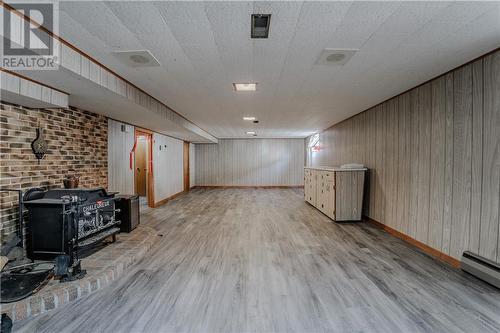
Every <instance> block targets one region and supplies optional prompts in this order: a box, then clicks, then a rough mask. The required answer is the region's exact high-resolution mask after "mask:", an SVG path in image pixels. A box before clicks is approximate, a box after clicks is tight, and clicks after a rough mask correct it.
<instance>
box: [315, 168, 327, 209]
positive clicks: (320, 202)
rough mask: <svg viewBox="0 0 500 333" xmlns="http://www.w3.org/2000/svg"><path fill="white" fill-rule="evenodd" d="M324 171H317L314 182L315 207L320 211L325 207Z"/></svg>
mask: <svg viewBox="0 0 500 333" xmlns="http://www.w3.org/2000/svg"><path fill="white" fill-rule="evenodd" d="M325 174H326V173H325V171H318V178H317V179H318V180H317V184H316V208H318V209H319V210H320V211H323V210H324V209H325V181H326V178H325Z"/></svg>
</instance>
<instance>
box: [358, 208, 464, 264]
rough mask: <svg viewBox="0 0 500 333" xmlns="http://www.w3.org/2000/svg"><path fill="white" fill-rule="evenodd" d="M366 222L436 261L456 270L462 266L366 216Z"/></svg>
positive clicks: (457, 261) (439, 252)
mask: <svg viewBox="0 0 500 333" xmlns="http://www.w3.org/2000/svg"><path fill="white" fill-rule="evenodd" d="M364 220H365V221H367V222H369V223H371V224H373V225H375V226H376V227H378V228H381V229H383V230H384V231H386V232H387V233H389V234H391V235H393V236H394V237H397V238H399V239H401V240H404V241H405V242H407V243H409V244H411V245H413V246H415V247H417V248H419V249H420V250H422V251H423V252H425V253H427V254H428V255H430V256H432V257H434V258H436V259H439V260H441V261H443V262H445V263H447V264H449V265H451V266H453V267H455V268H460V266H461V263H460V260H457V259H455V258H453V257H450V256H449V255H447V254H446V253H443V252H441V251H438V250H436V249H434V248H432V247H430V246H428V245H426V244H424V243H422V242H419V241H418V240H416V239H414V238H411V237H410V236H408V235H406V234H403V233H402V232H399V231H397V230H395V229H393V228H391V227H389V226H386V225H385V224H382V223H380V222H378V221H375V220H374V219H372V218H370V217H368V216H364Z"/></svg>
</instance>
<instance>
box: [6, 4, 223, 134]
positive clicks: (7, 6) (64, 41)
mask: <svg viewBox="0 0 500 333" xmlns="http://www.w3.org/2000/svg"><path fill="white" fill-rule="evenodd" d="M2 6H3V7H4V8H5V9H7V10H8V11H10V12H13V13H15V14H16V15H18V16H19V17H21V18H23V19H24V20H26V21H28V22H30V23H31V24H33V25H34V26H36V27H37V28H38V29H39V30H42V31H44V32H45V33H47V34H48V35H49V36H51V37H53V38H54V39H57V40H58V41H59V42H61V43H62V44H64V45H66V46H67V47H69V48H71V49H72V50H73V51H75V52H77V53H79V54H80V55H82V56H84V57H85V58H87V59H89V60H91V61H92V62H94V63H96V64H98V65H99V66H101V67H102V68H104V69H105V70H106V71H108V72H109V73H111V74H113V75H115V76H116V77H118V78H120V79H122V80H123V81H125V82H126V83H128V84H129V85H131V86H133V87H134V88H136V89H137V90H139V91H141V92H142V93H144V94H146V95H148V96H149V97H151V98H152V99H154V100H155V101H157V102H158V103H160V104H163V105H165V106H166V107H167V108H168V109H169V110H170V111H172V112H173V113H175V114H176V115H178V116H179V117H181V118H182V119H184V120H186V121H187V122H189V123H191V124H193V125H195V126H196V127H198V128H200V129H201V130H203V131H204V132H206V133H208V134H210V135H211V136H213V137H214V138H216V139H218V138H217V137H216V136H215V135H213V134H211V133H210V132H208V131H207V130H205V129H203V128H201V127H200V126H198V125H196V124H195V123H194V122H192V121H191V120H189V119H187V118H186V117H184V116H183V115H181V114H180V113H179V112H177V111H175V110H174V109H172V108H171V107H169V106H168V105H167V104H165V103H163V102H161V101H160V100H158V99H157V98H155V97H153V96H151V95H150V94H148V93H147V92H146V91H144V90H143V89H141V88H139V87H138V86H136V85H135V84H133V83H132V82H130V81H129V80H127V79H126V78H124V77H123V76H121V75H119V74H118V73H116V72H115V71H113V70H111V69H110V68H109V67H107V66H105V65H104V64H102V63H101V62H99V61H98V60H96V59H95V58H93V57H91V56H90V55H89V54H87V53H85V52H83V51H82V50H80V49H79V48H77V47H76V46H74V45H73V44H71V43H70V42H68V41H67V40H65V39H63V38H62V37H60V36H58V35H56V34H55V33H53V32H52V31H50V30H49V29H47V28H46V27H44V26H43V25H41V24H40V23H38V22H36V21H35V20H33V19H32V18H31V17H29V16H27V15H25V14H22V13H20V12H19V11H17V10H16V9H15V8H14V7H12V6H10V5H9V4H6V3H5V2H3V1H2ZM52 89H54V88H52ZM56 90H57V89H56ZM61 92H62V91H61Z"/></svg>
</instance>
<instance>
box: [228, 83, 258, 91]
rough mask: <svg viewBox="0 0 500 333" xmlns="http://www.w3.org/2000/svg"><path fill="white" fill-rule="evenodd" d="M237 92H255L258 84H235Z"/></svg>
mask: <svg viewBox="0 0 500 333" xmlns="http://www.w3.org/2000/svg"><path fill="white" fill-rule="evenodd" d="M233 87H234V90H235V91H255V90H257V83H233Z"/></svg>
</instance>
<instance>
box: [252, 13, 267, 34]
mask: <svg viewBox="0 0 500 333" xmlns="http://www.w3.org/2000/svg"><path fill="white" fill-rule="evenodd" d="M270 23H271V14H252V38H267V37H268V36H269V24H270Z"/></svg>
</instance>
